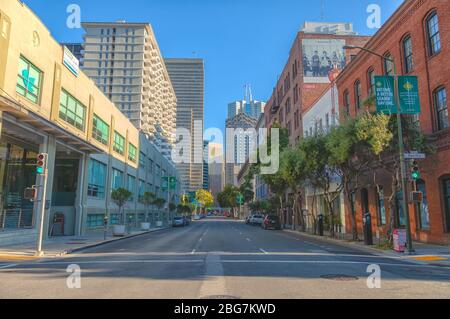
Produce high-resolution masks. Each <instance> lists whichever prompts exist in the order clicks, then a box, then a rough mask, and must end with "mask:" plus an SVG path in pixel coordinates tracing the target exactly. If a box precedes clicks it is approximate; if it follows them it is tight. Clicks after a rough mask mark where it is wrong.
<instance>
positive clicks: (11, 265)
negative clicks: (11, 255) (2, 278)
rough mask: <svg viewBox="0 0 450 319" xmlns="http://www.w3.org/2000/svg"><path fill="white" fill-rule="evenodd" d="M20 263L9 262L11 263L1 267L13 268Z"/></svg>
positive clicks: (0, 267)
mask: <svg viewBox="0 0 450 319" xmlns="http://www.w3.org/2000/svg"><path fill="white" fill-rule="evenodd" d="M17 265H18V264H9V265H4V266H0V269H7V268H12V267H15V266H17Z"/></svg>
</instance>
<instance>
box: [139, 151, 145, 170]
mask: <svg viewBox="0 0 450 319" xmlns="http://www.w3.org/2000/svg"><path fill="white" fill-rule="evenodd" d="M145 158H146V157H145V154H144V153H143V152H139V167H140V168H142V169H145Z"/></svg>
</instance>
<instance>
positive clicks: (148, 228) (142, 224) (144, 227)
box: [141, 223, 150, 230]
mask: <svg viewBox="0 0 450 319" xmlns="http://www.w3.org/2000/svg"><path fill="white" fill-rule="evenodd" d="M141 230H150V223H141Z"/></svg>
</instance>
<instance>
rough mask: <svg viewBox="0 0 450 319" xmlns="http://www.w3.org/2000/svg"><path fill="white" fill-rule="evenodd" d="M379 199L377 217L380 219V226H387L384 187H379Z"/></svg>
mask: <svg viewBox="0 0 450 319" xmlns="http://www.w3.org/2000/svg"><path fill="white" fill-rule="evenodd" d="M376 198H377V213H378V214H377V217H378V226H383V225H386V206H385V203H384V189H383V186H381V185H380V186H378V188H377V192H376Z"/></svg>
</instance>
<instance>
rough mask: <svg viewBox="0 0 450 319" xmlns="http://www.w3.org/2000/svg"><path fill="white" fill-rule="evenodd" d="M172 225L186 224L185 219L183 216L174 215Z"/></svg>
mask: <svg viewBox="0 0 450 319" xmlns="http://www.w3.org/2000/svg"><path fill="white" fill-rule="evenodd" d="M172 225H173V227H183V226H186V220H185V218H184V217H183V216H176V217H174V218H173V223H172Z"/></svg>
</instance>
